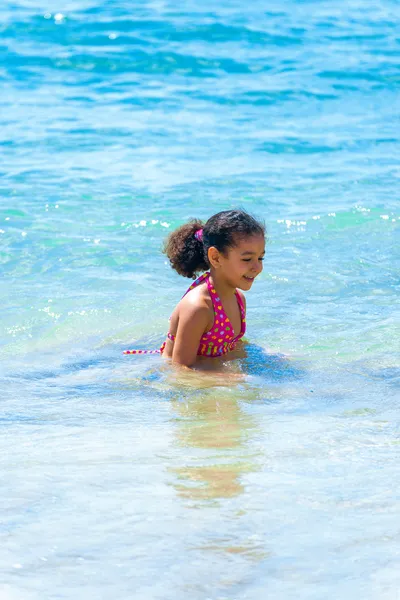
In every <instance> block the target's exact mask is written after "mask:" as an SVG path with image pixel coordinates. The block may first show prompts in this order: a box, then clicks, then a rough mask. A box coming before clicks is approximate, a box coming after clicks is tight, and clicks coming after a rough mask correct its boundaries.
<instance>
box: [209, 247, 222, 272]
mask: <svg viewBox="0 0 400 600" xmlns="http://www.w3.org/2000/svg"><path fill="white" fill-rule="evenodd" d="M207 257H208V262H209V263H210V265H211V266H212V267H214V269H219V267H220V266H221V254H220V252H219V250H218V249H217V248H216V247H215V246H210V247H209V249H208V251H207Z"/></svg>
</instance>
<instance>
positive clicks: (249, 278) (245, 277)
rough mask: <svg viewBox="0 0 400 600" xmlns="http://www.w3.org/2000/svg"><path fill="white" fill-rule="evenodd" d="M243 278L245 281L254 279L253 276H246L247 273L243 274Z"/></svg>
mask: <svg viewBox="0 0 400 600" xmlns="http://www.w3.org/2000/svg"><path fill="white" fill-rule="evenodd" d="M243 278H244V279H246V281H254V277H247V275H243Z"/></svg>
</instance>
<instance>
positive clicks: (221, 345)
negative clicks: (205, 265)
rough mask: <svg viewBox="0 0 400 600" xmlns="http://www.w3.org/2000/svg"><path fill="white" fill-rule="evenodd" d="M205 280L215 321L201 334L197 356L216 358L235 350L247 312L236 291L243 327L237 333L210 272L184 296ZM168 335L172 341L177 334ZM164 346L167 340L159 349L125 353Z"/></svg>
mask: <svg viewBox="0 0 400 600" xmlns="http://www.w3.org/2000/svg"><path fill="white" fill-rule="evenodd" d="M204 281H205V282H207V289H208V292H209V294H210V297H211V300H212V303H213V307H214V323H213V326H212V327H211V329H210V331H207V332H206V333H204V334H203V335H202V336H201V338H200V343H199V348H198V350H197V356H209V357H213V358H214V357H215V358H216V357H218V356H223V355H224V354H226V353H227V352H230V351H231V350H233V349H234V348H235V346H236V344H237V342H238V341H239V340H240V339H241V338H242V337H243V336H244V334H245V331H246V313H245V308H244V305H243V301H242V299H241V297H240V295H239V293H238V291H236V292H235V294H236V298H237V302H238V305H239V309H240V317H241V327H240V333H238V335H235V332H234V331H233V327H232V324H231V322H230V320H229V318H228V317H227V315H226V312H225V310H224V308H223V306H222V303H221V300H220V298H219V297H218V294H217V292H216V291H215V289H214V286H213V285H212V283H211V280H210V273H209V272H207V273H203V275H200V277H198V278H197V279H196V281H195V282H193V283H192V285H191V286H190V287H189V289H188V290H187V291H186V293H185V294H184V296H186V294H187V293H188V292H190V290H192V289H193V288H195V287H197V286H198V285H200V284H201V283H203V282H204ZM167 337H168V339H170V340H171V341H172V342H174V341H175V336H174V335H173V334H172V333H170V332H168V334H167ZM164 348H165V342H164V343H163V345H162V346H161V348H160V349H159V350H125V352H124V354H162V352H163V350H164Z"/></svg>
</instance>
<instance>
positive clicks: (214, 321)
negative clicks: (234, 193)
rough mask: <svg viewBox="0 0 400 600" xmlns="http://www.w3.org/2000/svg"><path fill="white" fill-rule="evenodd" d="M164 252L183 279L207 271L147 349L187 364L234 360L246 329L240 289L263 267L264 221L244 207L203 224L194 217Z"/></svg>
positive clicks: (140, 352)
mask: <svg viewBox="0 0 400 600" xmlns="http://www.w3.org/2000/svg"><path fill="white" fill-rule="evenodd" d="M164 253H165V254H166V255H167V256H168V258H169V260H170V263H171V266H172V268H173V269H175V271H177V272H178V273H179V274H180V275H183V276H184V277H192V278H193V279H194V278H195V276H196V274H198V273H201V272H202V271H206V270H207V269H208V271H206V272H205V273H203V274H202V275H200V277H198V279H196V281H195V282H194V283H193V284H192V285H191V286H190V287H189V289H188V290H187V292H186V293H185V295H184V296H183V298H182V300H181V301H180V302H179V304H178V305H177V306H176V308H175V310H174V311H173V313H172V315H171V318H170V327H169V331H168V334H167V339H166V341H165V342H164V343H163V345H162V346H161V348H160V350H155V351H152V352H157V353H161V354H163V356H165V357H166V358H169V359H171V360H172V362H173V363H177V364H179V365H184V366H186V367H194V366H196V367H197V366H200V364H203V365H204V366H206V365H205V364H204V363H210V361H212V362H215V360H216V358H219V357H221V356H223V357H224V359H230V358H235V355H234V352H233V351H234V350H235V348H236V347H237V346H238V342H239V341H240V339H241V338H242V337H243V336H244V333H245V330H246V301H245V297H244V295H243V293H242V291H241V290H246V291H247V290H249V289H250V288H251V286H252V285H253V281H254V279H255V278H256V277H257V275H259V274H260V273H261V271H262V261H263V259H264V254H265V227H264V225H263V224H262V223H260V222H259V221H257V220H256V219H255V218H254V217H252V216H251V215H249V214H248V213H246V212H245V211H243V210H226V211H223V212H220V213H217V214H216V215H214V216H213V217H211V218H210V219H208V221H207V222H206V223H205V225H203V223H202V222H201V221H199V220H197V219H194V220H192V221H189V223H187V224H186V225H182V226H181V227H179V228H178V229H176V230H175V231H173V232H172V233H171V234H170V236H169V237H168V239H167V241H166V243H165V247H164ZM238 288H239V289H238ZM147 352H148V351H145V350H142V351H141V350H126V351H125V352H124V354H144V353H147Z"/></svg>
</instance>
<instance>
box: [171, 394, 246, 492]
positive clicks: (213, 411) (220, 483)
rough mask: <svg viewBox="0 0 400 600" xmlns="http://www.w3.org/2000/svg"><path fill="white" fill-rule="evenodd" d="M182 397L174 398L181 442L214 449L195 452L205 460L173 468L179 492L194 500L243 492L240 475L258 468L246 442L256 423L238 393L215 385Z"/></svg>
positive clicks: (186, 446) (185, 445) (196, 457)
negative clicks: (198, 392) (242, 405)
mask: <svg viewBox="0 0 400 600" xmlns="http://www.w3.org/2000/svg"><path fill="white" fill-rule="evenodd" d="M180 398H181V399H180V400H178V399H175V400H173V401H172V402H173V407H174V409H175V410H176V412H177V413H178V415H179V418H178V421H177V422H178V423H179V429H178V432H177V436H178V440H179V444H180V445H182V446H183V447H185V448H199V449H206V450H207V449H209V450H215V452H212V453H211V454H210V453H209V452H208V453H207V454H203V453H196V455H195V458H194V460H195V461H196V462H197V461H198V460H199V458H200V459H201V462H202V463H203V464H201V465H199V464H185V465H184V466H182V467H179V468H177V469H175V470H174V471H175V473H176V475H177V476H178V479H179V482H177V483H176V484H175V488H176V489H177V491H178V493H179V494H180V495H181V496H184V497H189V498H192V499H194V500H200V499H211V498H213V499H215V498H231V497H233V496H237V495H239V494H241V493H242V492H243V489H244V488H243V484H242V482H241V480H240V479H241V476H242V475H243V474H244V473H247V472H249V471H254V470H255V469H256V465H255V463H254V460H253V457H251V456H250V454H249V453H248V452H246V442H247V441H248V439H249V436H250V435H251V433H252V431H254V429H255V427H256V425H255V423H254V421H253V419H252V418H251V417H250V416H249V415H247V414H246V413H245V412H244V411H243V410H242V409H241V407H240V405H239V399H238V397H237V393H236V395H235V394H234V393H233V392H232V391H230V390H229V389H227V388H225V389H221V388H219V389H216V388H214V389H210V390H207V392H206V393H205V391H203V392H202V393H201V395H200V394H199V395H198V396H197V397H196V395H193V396H192V397H191V398H189V399H187V400H186V401H183V400H182V397H180ZM190 456H191V454H190V453H188V458H189V457H190ZM204 463H205V464H204Z"/></svg>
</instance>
